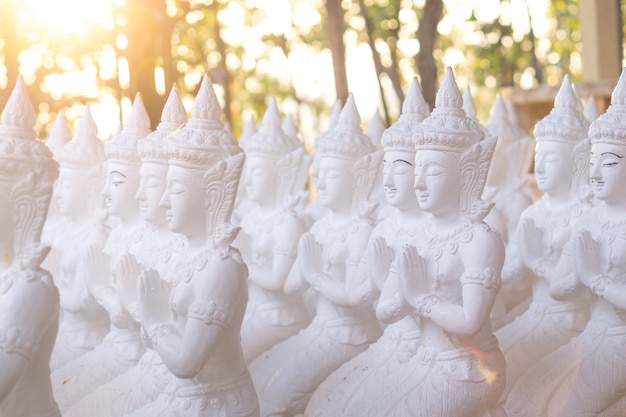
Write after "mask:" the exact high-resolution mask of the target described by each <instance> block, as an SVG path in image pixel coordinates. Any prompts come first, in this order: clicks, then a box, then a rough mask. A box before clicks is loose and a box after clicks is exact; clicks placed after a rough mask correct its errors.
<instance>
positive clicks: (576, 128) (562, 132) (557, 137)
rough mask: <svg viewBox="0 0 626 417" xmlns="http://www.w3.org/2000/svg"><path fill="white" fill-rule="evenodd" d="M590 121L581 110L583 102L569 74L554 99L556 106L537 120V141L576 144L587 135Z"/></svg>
mask: <svg viewBox="0 0 626 417" xmlns="http://www.w3.org/2000/svg"><path fill="white" fill-rule="evenodd" d="M588 129H589V122H588V121H587V119H585V116H583V114H582V112H581V104H580V100H579V99H578V95H577V94H576V91H574V88H573V87H572V83H571V82H570V78H569V75H566V76H565V79H564V80H563V84H562V85H561V88H560V89H559V92H558V94H557V95H556V98H555V99H554V108H553V109H552V111H551V112H550V114H548V115H547V116H546V117H544V118H543V119H541V120H540V121H538V122H537V125H536V126H535V137H536V138H537V142H542V141H551V142H560V143H565V144H571V145H575V144H577V143H579V142H580V141H581V140H583V139H584V138H586V137H587V130H588Z"/></svg>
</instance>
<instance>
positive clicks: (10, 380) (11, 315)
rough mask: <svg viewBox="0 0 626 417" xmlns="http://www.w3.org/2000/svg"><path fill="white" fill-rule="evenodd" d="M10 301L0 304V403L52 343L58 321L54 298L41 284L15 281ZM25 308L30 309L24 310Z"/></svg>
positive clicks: (56, 302)
mask: <svg viewBox="0 0 626 417" xmlns="http://www.w3.org/2000/svg"><path fill="white" fill-rule="evenodd" d="M14 285H16V286H18V287H19V288H12V289H11V292H12V293H11V299H10V300H8V302H7V303H3V304H0V369H2V372H1V374H0V403H2V402H3V401H4V399H5V398H6V396H7V395H8V394H9V393H10V392H11V390H12V388H13V386H14V385H15V384H16V383H17V382H18V381H19V379H20V377H21V375H22V373H23V372H24V371H25V368H26V367H27V366H28V365H29V364H30V363H31V361H33V360H35V359H36V358H35V357H34V355H36V354H38V352H39V351H38V348H40V347H41V346H42V345H43V344H44V343H50V344H52V343H53V341H54V337H55V334H56V331H57V327H56V326H57V324H56V323H57V322H58V319H59V314H58V313H59V310H58V302H59V301H58V295H57V294H56V292H55V291H54V290H53V289H52V288H51V287H49V286H47V285H46V284H44V283H42V282H37V281H35V282H30V283H25V282H17V283H15V284H14ZM25 305H28V306H29V307H30V308H24V306H25Z"/></svg>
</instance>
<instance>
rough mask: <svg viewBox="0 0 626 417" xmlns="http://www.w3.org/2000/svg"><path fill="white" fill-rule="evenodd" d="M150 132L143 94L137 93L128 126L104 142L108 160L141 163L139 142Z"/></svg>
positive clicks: (127, 121) (127, 122)
mask: <svg viewBox="0 0 626 417" xmlns="http://www.w3.org/2000/svg"><path fill="white" fill-rule="evenodd" d="M149 134H150V117H149V116H148V112H147V111H146V107H145V106H144V104H143V100H142V99H141V94H140V93H137V95H136V96H135V101H134V102H133V107H132V108H131V110H130V114H129V115H128V120H126V127H124V129H123V130H122V131H121V132H120V133H119V134H118V135H116V136H115V137H114V138H113V140H111V141H110V142H106V143H105V144H104V154H105V155H106V158H107V160H109V161H115V162H121V163H127V164H136V165H138V164H141V158H140V157H139V150H138V148H137V142H138V141H140V140H144V139H145V138H146V136H148V135H149Z"/></svg>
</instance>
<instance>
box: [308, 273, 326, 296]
mask: <svg viewBox="0 0 626 417" xmlns="http://www.w3.org/2000/svg"><path fill="white" fill-rule="evenodd" d="M323 279H324V274H322V273H321V272H318V273H317V274H313V277H312V279H311V287H313V289H314V290H315V291H317V292H319V291H320V287H321V286H322V280H323Z"/></svg>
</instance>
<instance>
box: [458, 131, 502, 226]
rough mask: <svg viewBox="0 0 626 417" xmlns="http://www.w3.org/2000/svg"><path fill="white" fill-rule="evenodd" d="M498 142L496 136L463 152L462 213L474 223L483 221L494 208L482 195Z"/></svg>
mask: <svg viewBox="0 0 626 417" xmlns="http://www.w3.org/2000/svg"><path fill="white" fill-rule="evenodd" d="M497 141H498V138H497V137H496V136H492V137H490V138H488V139H485V140H482V141H480V142H478V143H476V144H474V145H472V146H471V147H470V148H469V149H467V150H466V151H465V152H463V154H462V155H461V158H460V159H459V171H460V173H461V178H462V183H461V212H462V213H463V214H467V215H469V216H470V218H471V219H472V220H473V221H482V220H483V219H484V218H485V217H486V216H487V214H489V211H491V208H492V207H493V204H492V203H488V202H486V201H484V200H483V199H482V194H483V190H484V188H485V183H486V182H487V175H488V173H489V166H490V164H491V158H492V156H493V151H494V149H495V147H496V143H497Z"/></svg>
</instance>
